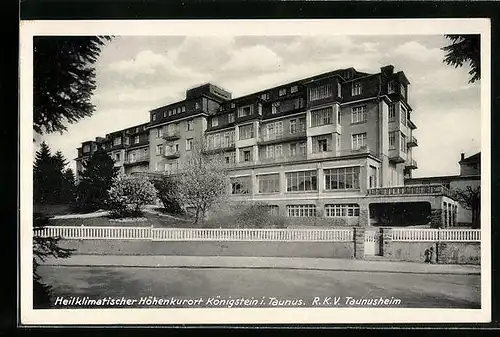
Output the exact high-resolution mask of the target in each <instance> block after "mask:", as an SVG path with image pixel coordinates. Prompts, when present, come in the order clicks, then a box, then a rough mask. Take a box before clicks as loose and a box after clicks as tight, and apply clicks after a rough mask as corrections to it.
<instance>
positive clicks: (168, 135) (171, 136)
mask: <svg viewBox="0 0 500 337" xmlns="http://www.w3.org/2000/svg"><path fill="white" fill-rule="evenodd" d="M162 138H163V139H165V140H175V139H179V138H181V132H180V131H179V130H167V131H166V132H165V133H164V134H163V136H162Z"/></svg>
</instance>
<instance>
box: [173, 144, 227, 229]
mask: <svg viewBox="0 0 500 337" xmlns="http://www.w3.org/2000/svg"><path fill="white" fill-rule="evenodd" d="M227 168H228V166H227V164H226V163H225V159H224V156H223V154H222V153H221V152H214V151H210V150H208V148H207V146H206V142H205V141H204V140H197V141H194V142H193V144H192V148H191V151H189V154H188V158H187V161H186V163H185V164H184V165H183V166H182V170H181V172H180V174H179V175H178V176H177V180H178V184H179V196H180V198H181V200H182V203H183V204H184V205H186V206H188V207H192V208H194V210H195V216H194V221H193V222H194V224H198V223H199V222H202V223H203V221H204V219H205V216H206V214H207V212H208V211H209V210H210V209H211V208H213V207H214V206H216V205H217V204H219V203H221V202H222V201H224V200H225V198H226V197H227V195H228V192H229V176H228V174H227V173H228V172H227Z"/></svg>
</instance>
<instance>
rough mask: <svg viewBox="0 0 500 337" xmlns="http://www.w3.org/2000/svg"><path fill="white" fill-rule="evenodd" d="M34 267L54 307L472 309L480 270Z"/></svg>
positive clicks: (477, 305)
mask: <svg viewBox="0 0 500 337" xmlns="http://www.w3.org/2000/svg"><path fill="white" fill-rule="evenodd" d="M39 274H40V275H41V276H42V278H43V280H44V282H45V283H47V284H50V285H51V286H53V289H54V295H55V296H56V298H59V299H60V300H59V303H58V304H57V305H55V304H54V307H61V308H62V307H65V308H67V307H75V306H72V305H70V304H68V302H66V304H68V305H66V306H65V305H64V304H63V303H62V299H70V298H71V297H75V298H79V299H83V298H86V297H88V298H90V299H94V300H96V299H102V298H108V300H110V299H119V298H126V299H132V300H135V303H134V305H133V307H151V306H152V307H165V305H169V304H168V303H167V302H168V301H170V300H171V299H172V298H175V299H190V300H192V301H191V302H190V303H188V302H187V301H185V302H184V303H181V304H174V307H193V306H194V307H214V306H215V307H228V306H230V305H231V306H234V307H238V306H239V307H245V305H247V304H244V302H243V301H244V300H250V302H247V303H251V304H252V305H254V304H256V306H264V307H272V306H274V305H279V306H281V305H283V306H289V307H293V306H302V307H314V306H339V307H349V306H364V307H373V304H367V303H368V302H367V301H365V302H364V303H358V304H356V303H353V302H352V300H356V299H360V300H361V299H365V300H370V299H371V300H372V301H371V303H376V302H373V300H374V299H376V300H377V301H378V303H377V307H380V306H382V307H384V306H386V307H387V306H388V307H403V308H470V309H476V308H480V296H481V291H480V275H467V274H455V275H451V274H450V275H446V274H433V273H394V272H390V273H388V272H363V271H339V270H294V269H251V268H192V267H189V268H178V267H174V268H171V267H169V268H151V267H130V266H127V267H109V266H92V267H88V266H40V267H39ZM149 296H151V298H150V300H151V301H150V302H149V305H148V303H147V302H146V298H148V297H149ZM217 296H219V297H217ZM350 297H352V300H351V299H350ZM273 298H274V299H275V300H273ZM141 299H143V301H142V302H141V303H142V304H141V305H138V303H139V301H140V300H141ZM159 299H162V300H163V301H164V302H162V303H160V304H159V302H158V300H159ZM230 299H233V301H232V302H231V301H229V300H230ZM236 299H240V303H242V305H241V306H240V305H238V303H237V302H235V301H234V300H236ZM153 300H155V301H156V302H152V301H153ZM195 300H198V301H195ZM214 300H215V301H214ZM217 300H219V301H217ZM220 300H225V302H224V301H220ZM286 300H288V302H287V301H286ZM315 300H316V301H315ZM385 300H387V301H388V302H385V303H388V304H383V303H384V302H383V301H385ZM349 301H351V303H349ZM398 301H400V302H398ZM77 304H78V305H76V306H81V307H93V306H92V305H90V306H86V305H85V303H77ZM105 306H106V305H104V307H105ZM124 306H126V305H124Z"/></svg>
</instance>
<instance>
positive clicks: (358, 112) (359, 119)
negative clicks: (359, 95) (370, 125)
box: [351, 105, 366, 124]
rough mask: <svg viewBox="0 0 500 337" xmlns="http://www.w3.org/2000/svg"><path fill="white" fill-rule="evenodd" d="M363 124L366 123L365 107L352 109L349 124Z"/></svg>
mask: <svg viewBox="0 0 500 337" xmlns="http://www.w3.org/2000/svg"><path fill="white" fill-rule="evenodd" d="M363 122H366V106H365V105H362V106H357V107H354V108H352V113H351V123H353V124H354V123H363Z"/></svg>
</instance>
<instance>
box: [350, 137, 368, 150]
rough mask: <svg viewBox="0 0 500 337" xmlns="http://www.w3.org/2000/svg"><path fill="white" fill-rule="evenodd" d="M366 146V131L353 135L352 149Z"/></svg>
mask: <svg viewBox="0 0 500 337" xmlns="http://www.w3.org/2000/svg"><path fill="white" fill-rule="evenodd" d="M364 146H366V133H358V134H355V135H352V149H353V150H359V149H360V148H362V147H364Z"/></svg>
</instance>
